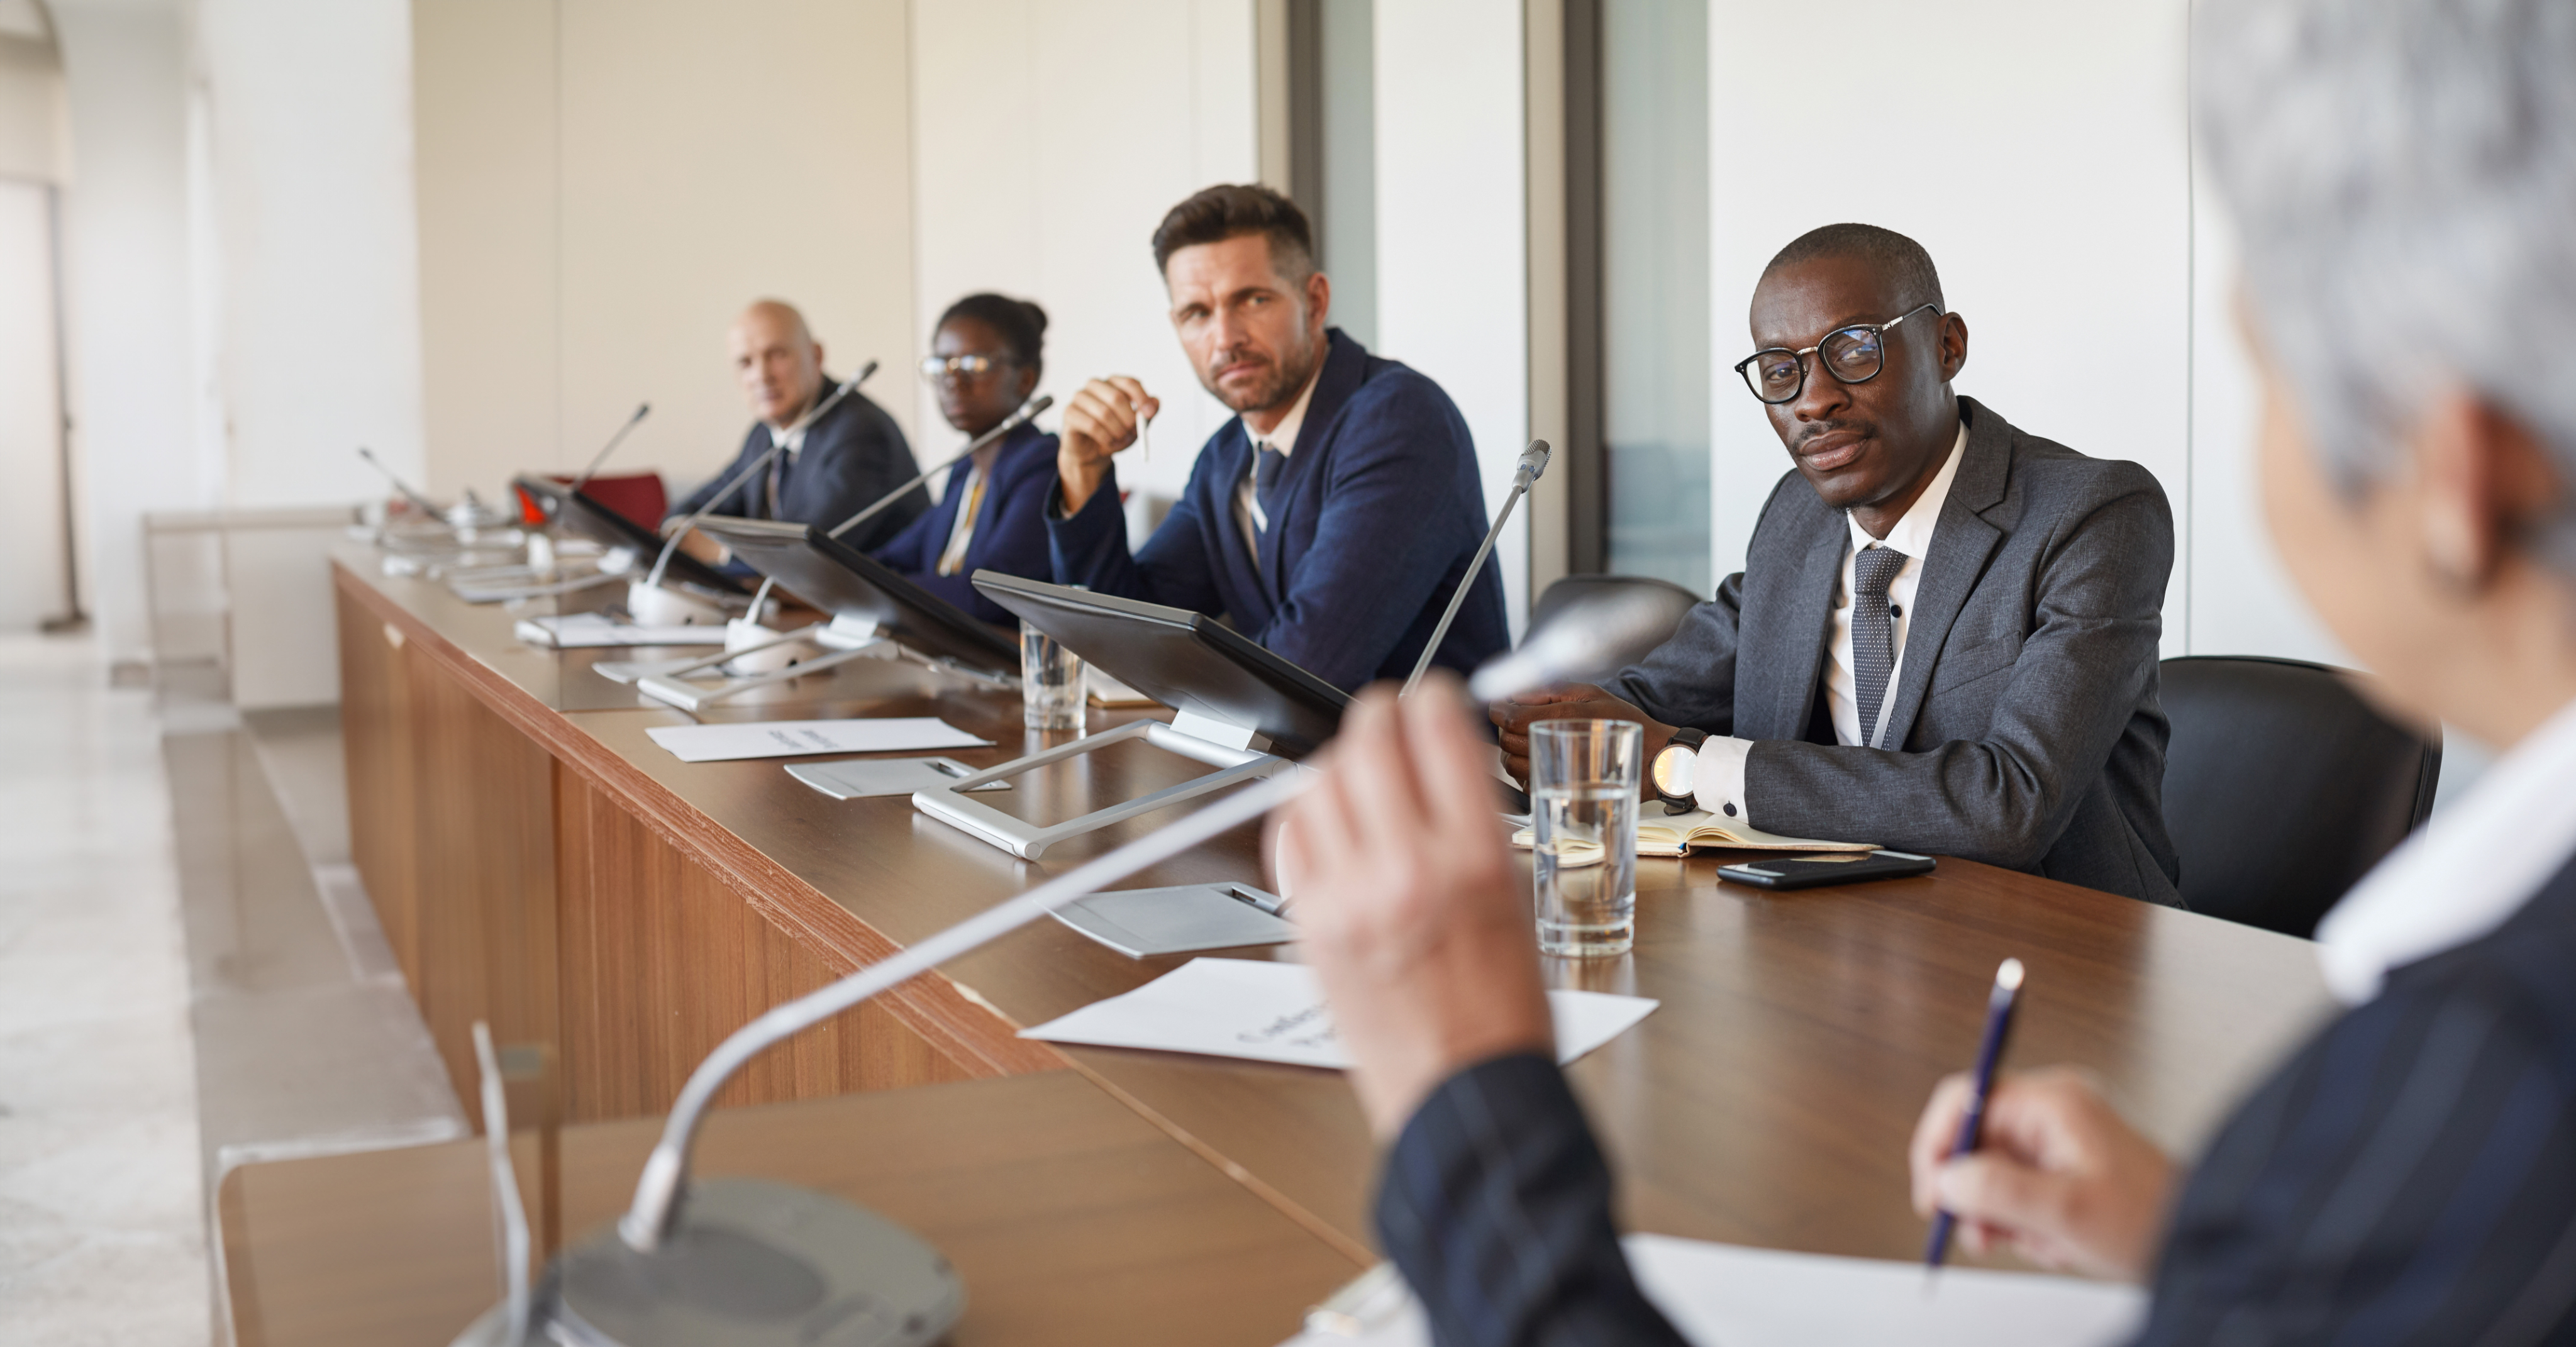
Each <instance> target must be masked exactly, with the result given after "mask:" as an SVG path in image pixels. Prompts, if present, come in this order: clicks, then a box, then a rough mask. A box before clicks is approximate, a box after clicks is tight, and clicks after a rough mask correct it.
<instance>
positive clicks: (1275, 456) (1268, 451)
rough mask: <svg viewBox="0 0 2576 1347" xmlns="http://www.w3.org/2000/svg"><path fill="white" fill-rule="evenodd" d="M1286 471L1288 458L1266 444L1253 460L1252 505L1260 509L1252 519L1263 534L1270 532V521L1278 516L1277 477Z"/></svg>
mask: <svg viewBox="0 0 2576 1347" xmlns="http://www.w3.org/2000/svg"><path fill="white" fill-rule="evenodd" d="M1287 470H1288V456H1287V455H1286V454H1283V453H1281V452H1279V451H1278V450H1276V449H1273V448H1271V447H1270V445H1269V444H1267V443H1264V444H1263V445H1262V446H1261V448H1260V452H1259V453H1258V454H1257V455H1256V456H1255V457H1254V459H1253V463H1252V503H1253V504H1255V505H1257V506H1259V507H1261V508H1260V509H1258V510H1255V511H1254V512H1253V519H1254V522H1255V523H1256V524H1257V525H1258V526H1259V528H1260V529H1261V531H1262V532H1264V533H1268V532H1269V531H1270V521H1271V520H1272V519H1274V518H1276V517H1277V516H1278V514H1279V506H1280V504H1281V497H1280V492H1279V477H1280V474H1281V473H1284V472H1286V471H1287Z"/></svg>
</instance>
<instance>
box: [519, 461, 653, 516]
mask: <svg viewBox="0 0 2576 1347" xmlns="http://www.w3.org/2000/svg"><path fill="white" fill-rule="evenodd" d="M551 480H553V481H556V482H561V483H565V484H570V483H571V481H572V478H570V477H567V476H564V475H562V474H560V473H558V474H555V475H554V476H553V477H552V479H551ZM582 494H584V495H586V496H589V497H590V498H591V499H592V500H595V501H598V502H599V503H600V504H602V505H605V506H607V507H608V508H609V509H612V510H615V511H616V512H618V513H619V514H621V515H624V516H626V517H627V518H629V519H632V520H634V521H635V522H636V523H638V524H641V525H643V526H644V527H645V528H648V529H658V528H660V527H662V516H663V515H664V514H667V513H669V511H670V505H671V498H670V496H669V495H667V494H666V493H665V492H664V489H663V486H662V474H660V473H658V472H627V473H615V474H605V475H602V476H598V477H593V478H591V479H590V481H588V482H587V483H585V484H583V486H582ZM518 497H519V514H520V517H521V522H524V523H529V524H542V523H544V522H546V512H545V511H544V510H542V509H539V508H538V507H537V503H536V502H535V501H533V500H530V499H528V493H526V492H524V491H522V492H519V493H518Z"/></svg>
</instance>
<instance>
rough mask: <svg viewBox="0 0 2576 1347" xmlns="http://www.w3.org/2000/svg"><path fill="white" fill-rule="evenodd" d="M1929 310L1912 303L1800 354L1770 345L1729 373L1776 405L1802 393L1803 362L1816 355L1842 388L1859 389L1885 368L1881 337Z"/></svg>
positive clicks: (1831, 336)
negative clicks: (1881, 318)
mask: <svg viewBox="0 0 2576 1347" xmlns="http://www.w3.org/2000/svg"><path fill="white" fill-rule="evenodd" d="M1925 309H1930V310H1931V311H1932V312H1934V313H1939V312H1940V311H1941V306H1940V305H1938V304H1917V305H1915V306H1914V307H1913V308H1910V309H1907V310H1906V311H1905V312H1903V313H1900V314H1898V315H1896V316H1895V317H1894V318H1891V319H1889V320H1887V321H1886V322H1884V323H1854V324H1852V325H1851V326H1849V327H1838V328H1835V329H1834V330H1833V331H1831V332H1828V333H1826V334H1825V339H1824V340H1823V341H1820V342H1817V343H1816V344H1815V345H1813V346H1810V347H1808V348H1807V349H1805V350H1803V351H1792V350H1790V349H1789V348H1788V347H1786V346H1771V347H1766V348H1764V349H1762V350H1759V351H1755V352H1754V353H1753V354H1751V355H1748V356H1746V357H1744V358H1743V359H1742V360H1739V361H1737V362H1735V372H1736V373H1738V374H1741V375H1743V376H1744V386H1745V387H1747V388H1750V389H1752V390H1753V396H1755V397H1757V398H1760V399H1762V401H1763V402H1765V403H1767V404H1769V405H1771V406H1775V407H1776V406H1778V405H1780V404H1781V403H1783V402H1795V401H1797V400H1798V395H1799V394H1800V393H1803V392H1805V391H1806V389H1807V357H1808V356H1810V355H1817V354H1821V355H1823V357H1824V361H1825V368H1826V369H1828V370H1830V371H1832V372H1833V376H1834V377H1835V378H1836V379H1838V380H1840V381H1842V382H1844V383H1847V384H1865V383H1868V382H1869V381H1870V380H1872V379H1875V378H1877V377H1878V372H1879V371H1880V370H1883V369H1885V368H1887V334H1888V333H1890V332H1892V331H1894V330H1895V329H1896V325H1897V324H1898V323H1902V322H1904V321H1905V320H1906V319H1908V318H1911V317H1913V316H1914V315H1916V314H1918V313H1921V312H1923V311H1924V310H1925Z"/></svg>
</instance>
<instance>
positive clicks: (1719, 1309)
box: [1286, 1235, 2147, 1347]
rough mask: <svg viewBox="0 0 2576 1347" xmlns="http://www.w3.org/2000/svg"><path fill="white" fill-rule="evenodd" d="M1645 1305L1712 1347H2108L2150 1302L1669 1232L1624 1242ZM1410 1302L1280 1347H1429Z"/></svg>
mask: <svg viewBox="0 0 2576 1347" xmlns="http://www.w3.org/2000/svg"><path fill="white" fill-rule="evenodd" d="M1622 1243H1624V1244H1625V1245H1626V1246H1627V1249H1628V1262H1629V1265H1630V1266H1631V1267H1633V1268H1635V1269H1636V1272H1637V1281H1638V1284H1639V1285H1640V1286H1642V1287H1644V1288H1645V1292H1646V1296H1647V1298H1648V1299H1650V1300H1652V1301H1654V1302H1655V1304H1656V1305H1657V1306H1659V1307H1661V1308H1662V1310H1663V1311H1664V1313H1665V1315H1666V1316H1668V1317H1669V1318H1671V1320H1672V1321H1673V1326H1674V1327H1675V1328H1678V1329H1680V1330H1681V1334H1682V1336H1683V1337H1685V1338H1688V1339H1689V1340H1691V1341H1692V1342H1695V1343H1703V1344H1709V1345H1710V1347H1715V1345H1716V1344H1720V1343H1723V1344H1725V1347H1845V1345H1846V1344H1849V1345H1850V1347H1864V1345H1865V1347H1882V1345H1883V1344H1888V1343H1901V1344H1904V1347H2110V1345H2111V1344H2113V1343H2118V1342H2124V1341H2126V1340H2128V1338H2129V1337H2130V1335H2132V1334H2134V1333H2135V1332H2137V1329H2138V1326H2139V1324H2140V1322H2141V1321H2142V1320H2143V1318H2144V1316H2145V1313H2146V1304H2147V1298H2146V1293H2144V1292H2142V1291H2140V1290H2139V1289H2137V1288H2136V1287H2134V1286H2111V1285H2106V1284H2104V1283H2102V1282H2089V1281H2080V1280H2078V1279H2076V1278H2073V1277H2049V1276H2042V1275H2040V1274H2037V1273H2029V1272H1989V1271H1986V1270H1984V1269H1982V1268H1948V1269H1944V1270H1943V1271H1942V1273H1941V1274H1940V1276H1939V1277H1938V1278H1937V1279H1931V1280H1930V1281H1929V1284H1928V1285H1927V1278H1926V1275H1925V1273H1924V1271H1923V1265H1922V1264H1920V1263H1891V1262H1886V1261H1883V1260H1880V1259H1874V1258H1829V1257H1826V1256H1824V1255H1822V1254H1809V1253H1787V1252H1783V1251H1781V1250H1778V1249H1748V1248H1743V1247H1741V1246H1738V1245H1733V1244H1709V1243H1704V1242H1702V1241H1700V1240H1693V1239H1674V1238H1672V1237H1671V1236H1668V1235H1630V1236H1629V1237H1628V1238H1627V1239H1626V1240H1624V1241H1622ZM1430 1341H1431V1335H1430V1333H1429V1332H1428V1331H1427V1330H1426V1329H1425V1327H1424V1325H1423V1322H1422V1312H1421V1308H1420V1307H1419V1306H1418V1305H1415V1304H1412V1303H1410V1302H1409V1300H1408V1303H1407V1304H1406V1306H1405V1308H1404V1310H1403V1311H1402V1312H1401V1313H1400V1314H1398V1315H1396V1316H1395V1317H1394V1318H1392V1319H1391V1320H1389V1321H1388V1322H1387V1323H1385V1324H1383V1325H1380V1326H1378V1327H1375V1328H1373V1329H1371V1330H1370V1331H1368V1332H1365V1333H1362V1334H1359V1335H1358V1336H1355V1337H1343V1336H1340V1335H1337V1334H1329V1333H1322V1332H1315V1331H1309V1332H1306V1333H1303V1334H1300V1335H1298V1336H1297V1337H1294V1338H1291V1339H1289V1341H1288V1343H1287V1344H1286V1347H1427V1345H1428V1344H1429V1342H1430Z"/></svg>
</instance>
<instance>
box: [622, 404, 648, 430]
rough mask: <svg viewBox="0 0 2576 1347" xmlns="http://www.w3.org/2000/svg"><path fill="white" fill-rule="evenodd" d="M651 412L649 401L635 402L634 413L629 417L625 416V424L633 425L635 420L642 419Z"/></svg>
mask: <svg viewBox="0 0 2576 1347" xmlns="http://www.w3.org/2000/svg"><path fill="white" fill-rule="evenodd" d="M652 414H653V404H652V403H649V402H639V403H636V404H635V414H634V415H633V416H630V417H628V418H626V421H627V424H628V425H633V424H634V423H635V422H637V421H641V420H643V419H644V418H645V417H648V416H651V415H652Z"/></svg>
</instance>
